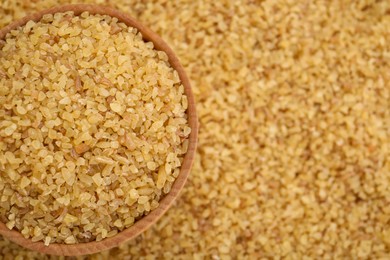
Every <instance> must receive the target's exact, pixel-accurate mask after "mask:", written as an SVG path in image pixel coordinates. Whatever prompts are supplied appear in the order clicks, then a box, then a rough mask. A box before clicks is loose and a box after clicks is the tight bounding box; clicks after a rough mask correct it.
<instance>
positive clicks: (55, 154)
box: [0, 12, 190, 245]
mask: <svg viewBox="0 0 390 260" xmlns="http://www.w3.org/2000/svg"><path fill="white" fill-rule="evenodd" d="M0 70H1V71H3V72H4V74H2V75H3V76H2V77H1V78H0V94H1V96H0V103H1V107H0V173H1V175H0V198H1V204H0V220H1V221H2V222H4V223H6V225H7V227H8V228H10V229H12V228H15V229H17V230H19V231H20V232H21V233H22V234H23V235H24V237H26V238H31V239H32V241H34V242H35V241H44V242H45V244H46V245H48V244H49V243H66V244H74V243H79V242H89V241H93V240H96V241H100V240H102V239H104V238H106V237H111V236H114V235H115V234H117V233H118V232H120V231H122V230H123V229H125V228H128V227H130V226H131V225H132V224H133V223H134V222H135V221H136V220H137V219H139V218H141V217H142V216H144V215H145V214H148V213H149V212H150V211H151V210H153V209H155V208H156V207H157V206H158V201H159V200H160V198H161V197H162V196H164V194H166V193H168V192H169V191H170V188H171V186H172V183H173V182H174V180H175V178H176V177H177V173H178V171H179V169H180V166H181V162H182V159H183V155H184V154H185V153H186V149H187V146H188V145H187V142H188V135H189V133H190V130H188V129H189V127H188V123H187V115H186V109H187V99H186V96H185V95H184V87H183V85H181V83H180V79H179V76H178V73H177V72H176V71H175V70H174V69H172V68H171V67H170V64H169V62H168V57H167V55H166V54H165V53H163V52H161V51H157V50H155V49H153V44H152V43H150V42H144V41H143V39H142V36H141V34H140V33H138V32H137V30H136V29H134V28H130V27H127V26H126V25H125V24H123V23H120V22H118V20H117V19H116V18H111V17H109V16H105V15H90V14H88V13H87V12H85V13H82V14H81V15H80V16H75V15H74V14H73V13H72V12H67V13H57V14H54V15H45V16H44V17H43V18H42V20H41V21H39V22H37V23H35V22H33V21H29V22H28V23H27V24H26V25H25V26H23V27H21V28H19V29H17V30H13V31H11V32H10V33H9V34H8V35H7V36H6V38H5V43H4V44H3V46H2V48H1V49H0Z"/></svg>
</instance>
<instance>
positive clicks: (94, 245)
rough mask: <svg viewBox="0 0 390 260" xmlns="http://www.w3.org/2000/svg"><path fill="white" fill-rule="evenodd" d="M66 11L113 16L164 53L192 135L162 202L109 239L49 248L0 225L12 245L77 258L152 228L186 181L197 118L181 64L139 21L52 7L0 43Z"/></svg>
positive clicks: (102, 10) (95, 10)
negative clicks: (184, 101) (179, 88)
mask: <svg viewBox="0 0 390 260" xmlns="http://www.w3.org/2000/svg"><path fill="white" fill-rule="evenodd" d="M67 11H73V12H74V14H75V15H80V14H81V13H83V12H85V11H88V12H89V13H91V14H106V15H109V16H111V17H116V18H118V20H119V21H120V22H123V23H125V24H126V25H127V26H131V27H134V28H137V29H138V31H139V32H141V34H142V36H143V38H144V40H145V41H151V42H153V44H154V47H155V49H157V50H161V51H164V52H165V53H166V54H167V55H168V58H169V62H170V64H171V66H172V67H173V68H174V69H175V70H176V71H177V72H178V74H179V76H180V79H181V82H182V84H183V86H184V89H185V95H186V96H187V98H188V110H187V114H188V120H189V125H190V127H191V129H192V132H191V134H190V137H189V147H188V152H187V154H186V155H185V157H184V160H183V164H182V166H181V171H180V174H179V176H178V177H177V179H176V180H175V182H174V184H173V185H172V189H171V191H170V192H169V193H168V194H167V195H166V196H165V197H164V198H163V199H161V200H160V205H159V206H158V207H157V208H156V209H154V210H153V211H151V212H150V213H149V214H148V215H146V216H144V217H142V218H141V219H140V220H138V221H136V222H135V224H134V225H133V226H131V227H129V228H128V229H125V230H123V231H122V232H120V233H118V234H117V235H115V236H113V237H110V238H106V239H103V240H102V241H99V242H96V241H94V242H88V243H79V244H74V245H67V244H50V245H49V246H45V245H44V243H43V242H41V241H40V242H32V241H31V240H30V239H26V238H24V237H23V236H22V234H21V233H19V232H18V231H16V230H9V229H8V228H7V227H6V226H5V224H4V223H1V222H0V234H1V235H3V236H4V237H5V238H7V239H9V240H11V241H12V242H15V243H16V244H19V245H21V246H23V247H25V248H28V249H31V250H35V251H38V252H40V253H45V254H53V255H60V256H78V255H86V254H93V253H97V252H100V251H103V250H107V249H110V248H113V247H116V246H118V245H119V244H121V243H124V242H126V241H128V240H130V239H132V238H134V237H136V236H138V235H139V234H141V233H142V232H143V231H145V230H147V229H148V228H149V227H150V226H151V225H153V224H154V223H155V222H156V221H157V220H158V219H159V218H160V217H161V216H162V215H163V214H164V213H165V212H166V211H167V210H168V208H169V207H170V206H171V205H172V203H173V202H174V200H175V199H176V198H177V197H178V195H179V192H180V191H181V190H182V189H183V186H184V184H185V182H186V180H187V177H188V175H189V173H190V170H191V167H192V164H193V161H194V155H195V150H196V145H197V136H198V119H197V115H196V109H195V100H194V96H193V93H192V90H191V86H190V82H189V80H188V78H187V75H186V73H185V72H184V69H183V67H182V65H181V64H180V62H179V60H178V58H177V57H176V55H175V54H174V52H173V51H172V49H171V48H170V47H169V46H168V45H167V44H166V43H165V42H164V41H163V40H162V39H161V38H160V37H159V36H158V35H157V34H155V33H154V32H152V31H151V30H150V29H149V28H147V27H146V26H144V25H142V24H141V23H140V22H138V21H137V20H135V19H134V18H132V17H131V16H129V15H128V14H125V13H122V12H120V11H118V10H115V9H112V8H108V7H103V6H98V5H87V4H77V5H64V6H59V7H54V8H51V9H47V10H44V11H41V12H39V13H36V14H31V15H28V16H26V17H24V18H22V19H20V20H18V21H15V22H13V23H11V24H9V25H8V26H6V27H4V28H3V29H1V30H0V40H1V39H4V38H5V36H6V34H7V33H8V32H10V31H11V30H13V29H16V28H18V27H20V26H23V25H25V24H26V23H27V22H28V21H30V20H33V21H36V22H37V21H39V20H41V19H42V17H43V16H44V15H45V14H54V13H63V12H67Z"/></svg>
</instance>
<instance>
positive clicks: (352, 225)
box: [0, 0, 390, 259]
mask: <svg viewBox="0 0 390 260" xmlns="http://www.w3.org/2000/svg"><path fill="white" fill-rule="evenodd" d="M58 2H59V3H69V2H74V1H65V0H60V1H57V0H55V1H54V0H46V1H38V0H35V1H27V0H24V1H14V0H1V1H0V3H1V4H0V25H1V26H3V25H5V24H7V23H9V22H10V21H11V20H12V19H13V18H20V17H22V16H24V15H25V14H26V13H27V12H32V11H35V10H39V9H43V8H47V7H50V6H53V5H57V3H58ZM86 2H90V3H91V2H93V3H102V2H104V3H105V4H109V5H111V6H114V7H117V8H119V9H122V10H125V11H127V12H129V13H130V14H132V15H133V16H135V17H136V18H139V19H140V20H141V21H143V22H144V23H145V24H147V25H149V26H150V27H151V28H152V29H153V30H155V31H156V32H157V33H159V34H160V35H161V36H162V37H163V38H164V39H166V40H167V41H168V43H169V44H170V45H171V46H172V47H173V48H174V50H175V51H176V53H177V54H178V56H179V58H180V59H181V61H182V63H183V65H184V66H185V68H186V70H187V72H188V74H189V76H190V78H191V80H192V84H193V87H194V91H195V94H196V98H197V102H198V111H199V117H200V123H201V129H200V138H199V139H200V145H199V151H198V156H197V160H196V163H195V168H194V170H193V172H192V175H191V177H190V180H189V183H188V185H187V187H186V189H185V190H184V192H183V193H182V196H181V199H180V200H179V201H178V202H177V204H176V206H175V207H173V208H172V209H171V210H170V211H169V212H168V214H167V215H166V216H165V217H163V218H162V219H161V220H160V221H159V222H158V224H157V225H155V226H154V227H153V228H152V229H151V230H149V231H148V232H146V233H145V234H144V235H143V236H141V237H139V238H138V239H136V240H134V241H132V242H131V243H129V244H127V245H123V246H122V247H120V248H118V249H114V250H111V251H110V252H105V253H103V254H99V255H95V256H93V257H92V258H94V259H105V258H107V257H108V256H109V254H112V255H117V256H118V257H126V258H127V257H128V258H130V257H131V256H133V257H134V258H139V257H141V256H142V257H145V256H148V257H149V258H152V257H157V256H158V257H165V258H167V259H171V258H172V257H173V256H175V257H176V259H189V258H190V257H191V258H194V259H201V258H212V259H228V258H229V257H231V258H250V259H256V258H260V257H271V256H279V257H282V256H288V257H289V258H295V259H304V256H305V257H306V259H308V258H324V257H325V256H327V257H334V258H356V257H361V258H367V257H368V256H370V257H371V258H376V259H378V258H381V257H382V258H387V257H390V253H389V252H390V224H389V220H390V204H389V202H390V161H389V152H390V138H389V137H390V136H389V135H390V129H389V127H390V125H389V124H390V115H389V113H390V64H389V63H390V48H389V44H388V42H389V40H390V2H389V1H386V0H385V1H369V0H364V1H363V0H362V1H359V0H354V1H352V0H332V1H325V0H324V1H310V0H301V1H297V0H290V1H282V0H280V1H279V0H278V1H275V0H266V1H256V0H252V1H249V0H248V1H244V0H243V1H222V0H221V1H206V0H203V1H193V0H185V1H166V0H160V1H156V2H149V1H131V0H116V1H114V0H113V1H99V0H95V1H86ZM0 252H1V253H2V254H3V255H6V256H9V259H11V258H13V257H14V256H27V255H28V256H29V257H36V258H41V257H42V256H40V255H37V254H32V253H30V252H28V251H25V250H23V249H21V248H19V247H17V246H16V245H14V244H11V243H9V242H7V241H0ZM118 259H119V258H118Z"/></svg>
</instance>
